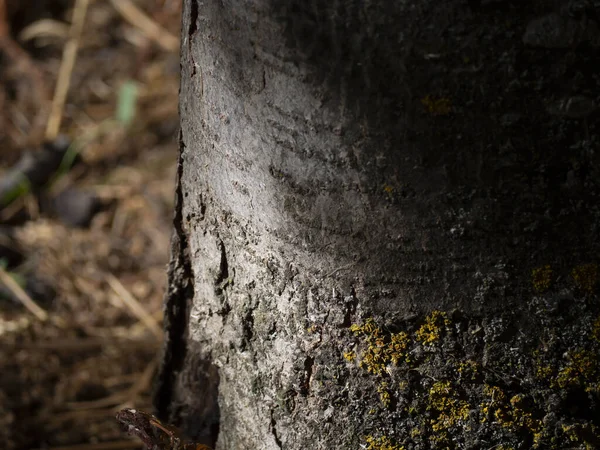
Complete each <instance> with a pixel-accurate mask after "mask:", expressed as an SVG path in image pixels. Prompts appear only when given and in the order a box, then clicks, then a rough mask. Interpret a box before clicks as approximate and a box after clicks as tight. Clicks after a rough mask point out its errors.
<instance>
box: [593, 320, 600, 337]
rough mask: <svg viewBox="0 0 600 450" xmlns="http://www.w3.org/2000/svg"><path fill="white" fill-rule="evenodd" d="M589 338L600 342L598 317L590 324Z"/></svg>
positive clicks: (599, 321)
mask: <svg viewBox="0 0 600 450" xmlns="http://www.w3.org/2000/svg"><path fill="white" fill-rule="evenodd" d="M591 338H592V339H593V340H595V341H597V342H600V316H598V317H596V320H594V323H593V324H592V332H591Z"/></svg>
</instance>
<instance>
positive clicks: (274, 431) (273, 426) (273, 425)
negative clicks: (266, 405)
mask: <svg viewBox="0 0 600 450" xmlns="http://www.w3.org/2000/svg"><path fill="white" fill-rule="evenodd" d="M270 425H271V434H272V435H273V438H274V439H275V444H277V446H278V447H279V448H283V444H282V442H281V439H279V435H278V434H277V428H276V427H277V421H276V420H275V417H273V410H272V409H271V424H270Z"/></svg>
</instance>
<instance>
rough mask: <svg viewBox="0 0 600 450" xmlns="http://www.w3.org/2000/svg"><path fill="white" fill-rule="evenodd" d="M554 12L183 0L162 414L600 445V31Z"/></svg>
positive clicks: (281, 429) (263, 428) (263, 434)
mask: <svg viewBox="0 0 600 450" xmlns="http://www.w3.org/2000/svg"><path fill="white" fill-rule="evenodd" d="M550 3H551V2H542V1H533V0H532V1H529V2H511V1H503V0H498V1H481V2H476V1H473V2H464V1H463V0H450V1H446V2H439V1H433V0H406V1H396V2H390V1H386V0H378V1H377V0H373V1H359V0H345V1H324V0H313V1H305V0H289V1H286V2H280V1H275V0H248V1H245V2H237V1H218V0H206V1H203V2H200V1H198V0H187V1H185V2H184V11H183V28H182V47H181V51H182V54H181V60H182V73H181V100H180V113H181V135H180V149H181V156H180V164H179V173H178V189H177V205H176V215H175V234H174V238H173V253H172V261H171V265H170V287H169V292H168V295H167V302H166V322H167V337H168V338H167V344H166V351H165V356H164V360H163V367H162V370H161V376H160V381H159V384H158V387H157V394H156V406H157V410H158V413H159V415H160V416H162V417H163V418H167V419H169V420H170V421H172V422H175V423H178V424H180V425H181V426H183V428H184V429H185V430H186V431H187V433H188V434H189V435H190V436H191V437H192V438H194V439H196V440H197V441H198V442H202V443H206V444H210V445H214V446H216V448H218V449H228V450H230V449H231V450H233V449H255V448H260V449H301V448H327V449H329V448H343V449H350V448H361V447H360V446H361V445H362V446H363V448H370V449H388V448H397V449H400V448H406V449H429V448H432V449H437V448H439V449H443V448H461V449H462V448H465V449H466V448H471V449H482V448H496V449H499V448H504V449H508V448H515V449H516V448H532V447H536V448H566V447H567V446H570V447H575V448H586V446H588V448H591V447H595V446H596V445H598V441H600V432H599V431H598V429H597V427H598V426H600V419H598V417H600V416H599V415H598V414H597V412H598V409H597V402H598V389H599V385H598V381H597V376H598V375H599V374H600V372H599V371H600V365H599V363H598V355H599V354H600V341H599V340H600V319H598V318H599V315H598V314H599V312H600V308H599V307H598V302H597V296H596V291H595V289H596V283H597V277H598V268H597V265H596V262H597V257H598V247H599V243H600V240H599V239H598V224H599V223H600V222H599V219H600V209H599V208H598V203H597V202H598V182H599V179H600V178H599V177H598V175H599V171H598V168H599V164H598V162H599V158H598V155H599V153H598V136H597V129H598V115H597V114H596V112H595V102H594V97H596V95H597V92H598V91H597V89H598V87H599V79H598V77H597V74H596V72H595V67H597V64H598V63H599V62H600V61H599V60H600V57H599V56H598V55H599V52H598V48H597V47H598V41H599V39H598V23H597V16H596V15H595V10H594V8H593V4H592V3H590V4H589V5H588V4H587V3H585V2H570V3H569V4H568V5H564V6H561V5H558V6H557V5H555V4H550ZM581 5H583V6H581ZM586 5H587V6H586ZM552 7H556V8H558V9H552ZM590 446H591V447H590Z"/></svg>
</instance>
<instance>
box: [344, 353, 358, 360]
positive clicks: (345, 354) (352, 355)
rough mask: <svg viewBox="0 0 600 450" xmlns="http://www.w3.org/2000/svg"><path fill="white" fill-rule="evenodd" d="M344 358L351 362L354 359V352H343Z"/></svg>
mask: <svg viewBox="0 0 600 450" xmlns="http://www.w3.org/2000/svg"><path fill="white" fill-rule="evenodd" d="M344 359H345V360H346V361H348V362H353V361H354V360H355V359H356V353H354V352H344Z"/></svg>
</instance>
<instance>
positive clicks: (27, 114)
mask: <svg viewBox="0 0 600 450" xmlns="http://www.w3.org/2000/svg"><path fill="white" fill-rule="evenodd" d="M31 3H33V2H30V1H25V2H10V1H9V2H8V4H7V5H4V2H3V1H0V147H1V148H2V150H1V152H0V179H6V177H8V176H9V175H10V174H11V173H14V167H15V164H16V163H17V162H18V161H19V160H21V158H22V157H23V154H24V153H25V152H26V151H31V152H32V154H34V155H36V154H37V155H39V154H40V152H42V151H43V150H42V147H41V143H42V142H43V140H44V132H45V127H46V122H47V120H48V116H49V111H50V104H51V99H52V97H53V93H54V89H55V85H56V81H57V79H58V72H59V67H60V63H61V59H62V53H63V49H64V47H65V44H66V42H67V33H68V29H69V28H68V27H69V24H70V23H71V18H72V12H73V8H74V7H75V3H76V2H75V1H61V0H55V1H42V2H35V7H31V6H32V5H31ZM126 3H127V2H119V3H118V4H120V5H124V4H126ZM28 4H29V5H28ZM116 4H117V3H116V2H111V1H108V0H96V1H91V2H90V5H89V8H88V10H87V14H86V16H85V26H84V28H83V34H82V37H81V41H80V43H79V51H78V57H77V61H76V64H75V66H74V68H73V71H72V75H71V84H70V88H69V91H68V96H67V101H66V104H65V107H64V110H63V112H62V118H63V119H62V126H61V127H60V132H61V133H62V134H64V135H66V136H67V137H68V138H69V139H70V140H71V141H75V142H79V143H81V144H82V145H80V146H79V148H80V151H79V153H78V155H79V156H78V160H79V161H78V163H77V164H75V165H74V166H73V167H71V168H70V170H68V172H67V173H63V174H62V175H61V176H60V177H58V179H57V180H56V181H55V182H54V183H52V185H51V187H49V188H44V189H42V190H41V193H40V195H33V194H29V195H24V196H21V197H19V198H18V199H17V200H16V201H14V202H12V203H11V204H10V205H8V206H6V207H4V208H2V209H0V227H1V228H0V262H1V266H2V267H3V271H4V272H3V274H4V275H5V276H8V277H10V278H11V279H12V280H13V281H16V284H17V286H20V287H22V288H24V290H25V293H26V294H27V295H28V296H29V298H30V299H31V300H33V301H34V302H36V303H37V305H38V306H39V307H40V308H42V309H43V310H44V311H45V313H46V314H47V319H46V320H40V319H39V318H38V317H36V316H35V315H34V314H32V313H31V312H30V311H29V310H27V309H26V308H24V307H23V306H22V304H21V302H20V301H18V300H17V299H16V297H17V296H18V294H16V291H18V287H17V288H15V287H14V286H13V287H12V288H11V287H7V283H6V282H0V442H1V444H0V447H2V448H3V449H7V450H11V449H31V448H47V449H57V448H64V447H66V446H67V448H70V449H80V450H83V449H87V448H94V449H99V448H139V447H140V443H138V442H136V441H134V440H131V441H127V439H128V438H127V437H126V436H125V435H124V433H122V432H121V430H120V429H119V427H118V426H117V423H116V421H115V419H114V416H115V412H116V411H117V410H118V409H119V408H120V407H123V406H134V407H137V408H145V409H150V391H151V380H152V377H153V376H154V372H155V368H156V365H157V363H158V357H159V351H160V344H161V342H162V335H161V334H162V326H161V321H162V297H163V291H164V288H165V282H166V270H165V266H166V264H167V262H168V253H169V250H168V247H169V237H170V232H171V220H172V209H173V206H172V203H173V201H172V198H173V184H174V178H175V164H176V156H177V155H176V139H175V135H176V131H177V127H178V119H177V91H178V78H179V74H178V73H179V57H178V48H177V37H178V34H179V14H180V2H179V1H178V0H138V1H136V2H134V4H135V5H136V6H137V8H138V9H139V11H142V12H144V13H145V15H146V16H147V18H149V19H150V21H151V22H154V25H159V26H160V27H163V28H164V31H165V32H166V33H162V34H161V33H154V34H152V33H153V32H152V27H150V28H147V27H146V28H144V23H147V22H144V21H143V18H142V17H141V16H139V15H135V14H134V15H133V16H131V15H130V13H131V10H129V12H128V11H126V10H125V11H124V10H121V11H118V10H117V9H116V8H115V5H116ZM4 9H6V11H3V10H4ZM4 12H5V14H3V13H4ZM134 12H135V11H134ZM3 15H5V17H3ZM149 30H150V31H149ZM130 81H135V82H136V83H137V88H138V91H137V92H138V97H137V112H136V114H135V116H134V118H133V121H132V122H131V124H130V125H129V126H125V125H124V123H122V122H119V121H116V122H115V121H111V119H112V118H114V117H115V114H116V111H117V109H118V107H119V105H121V106H123V105H122V104H123V102H126V103H127V101H126V100H123V94H120V92H121V91H120V87H121V86H123V85H124V83H127V82H130ZM128 104H129V105H130V106H131V101H130V100H129V103H128ZM65 192H68V193H73V192H75V193H76V194H74V195H75V197H77V198H84V199H89V198H92V199H94V202H95V203H96V204H97V206H98V208H97V210H98V211H97V212H95V213H91V212H89V211H86V210H85V208H83V212H82V211H79V212H77V213H75V214H76V215H77V214H83V216H85V217H83V219H82V220H83V222H87V223H85V226H80V227H75V226H70V225H69V223H70V222H71V223H72V222H73V220H72V218H73V216H72V213H73V212H72V211H71V212H69V211H70V210H72V209H73V208H75V209H77V208H78V207H77V206H76V205H75V203H77V201H75V202H73V201H72V198H73V197H71V201H69V200H67V201H66V203H61V201H58V200H57V199H59V198H60V194H61V193H63V194H64V193H65ZM69 195H70V194H69ZM90 195H91V196H92V197H90ZM67 197H68V195H67ZM63 199H64V197H63ZM85 201H87V200H85ZM61 205H62V206H61ZM65 209H66V210H69V211H67V212H66V213H65ZM4 280H5V278H4ZM5 281H6V280H5ZM9 284H10V283H9ZM140 306H141V308H140ZM104 442H106V443H108V442H110V445H106V446H93V447H92V446H91V445H92V444H98V443H104Z"/></svg>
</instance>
